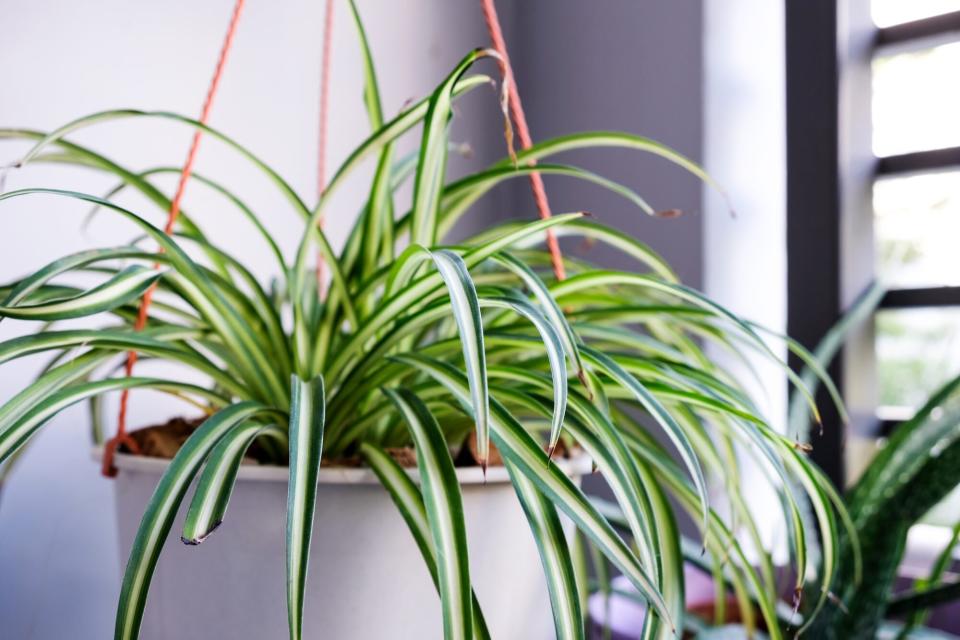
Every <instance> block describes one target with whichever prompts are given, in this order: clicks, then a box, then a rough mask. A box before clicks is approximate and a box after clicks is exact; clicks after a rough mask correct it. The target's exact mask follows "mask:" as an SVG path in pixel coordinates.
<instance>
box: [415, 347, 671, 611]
mask: <svg viewBox="0 0 960 640" xmlns="http://www.w3.org/2000/svg"><path fill="white" fill-rule="evenodd" d="M396 360H398V361H400V362H404V363H406V364H409V365H410V366H412V367H414V368H416V369H418V370H420V371H423V372H424V373H426V374H428V375H429V376H430V377H431V378H433V379H434V380H436V381H437V382H439V383H441V384H442V385H443V386H444V387H446V388H447V389H448V390H449V391H450V392H451V393H452V394H453V396H454V397H455V398H456V399H457V401H458V402H459V403H460V404H461V405H462V406H463V407H464V408H465V409H466V410H468V411H469V410H470V402H469V385H468V384H467V382H466V379H465V378H464V376H463V375H462V374H460V372H458V371H457V370H456V369H454V368H453V367H450V366H449V365H447V364H446V363H443V362H439V361H436V360H431V359H428V358H424V357H422V356H419V355H416V354H406V355H403V356H396ZM490 426H491V437H492V438H493V441H494V443H495V444H496V446H497V449H498V450H499V451H500V453H501V455H503V456H505V457H506V459H507V460H509V461H510V462H511V463H513V464H514V465H515V467H516V468H517V469H518V470H519V471H521V472H522V473H523V474H524V475H525V476H526V477H527V478H529V479H530V480H531V481H533V482H534V484H536V485H537V487H538V488H539V489H540V491H542V492H543V493H544V494H545V495H547V496H548V497H549V498H550V499H551V500H552V501H553V503H554V504H555V505H556V506H557V507H558V508H560V509H561V510H562V511H563V512H564V513H566V514H567V516H568V517H569V518H570V519H571V520H573V522H574V523H575V524H576V525H577V527H579V528H580V529H581V530H582V531H583V532H584V533H585V534H586V535H587V536H588V537H590V539H591V540H592V541H593V543H594V544H595V545H597V547H598V548H600V550H601V551H602V552H603V553H604V555H606V556H607V558H609V559H610V561H611V562H612V563H613V564H614V565H615V566H616V567H617V568H619V569H620V570H621V571H622V572H623V573H624V575H626V576H627V577H628V578H629V579H630V581H631V583H633V585H634V586H635V587H636V588H637V590H638V591H639V592H640V593H641V594H643V595H644V597H645V598H647V600H648V602H649V603H650V605H651V607H652V610H653V611H655V612H656V613H657V615H659V616H660V617H661V618H662V619H663V620H665V621H667V622H668V623H669V625H670V626H671V627H673V626H674V625H673V622H672V621H671V618H670V613H669V609H668V607H667V605H666V603H665V602H664V600H663V597H662V596H661V594H660V592H659V591H658V589H657V587H656V584H655V583H654V582H653V581H652V580H651V579H650V577H649V575H648V574H647V573H646V572H645V571H644V570H643V568H642V567H641V566H640V562H639V561H638V560H637V557H636V556H635V555H634V554H633V552H632V551H631V550H630V548H629V547H627V545H626V544H624V542H623V540H621V539H620V538H619V536H617V534H616V532H615V531H614V530H613V528H612V527H611V526H610V523H609V522H607V521H606V520H605V519H604V518H603V517H602V516H601V515H600V514H599V513H597V511H596V509H595V508H594V507H593V506H592V505H591V504H590V502H589V500H587V498H586V497H585V496H584V495H583V492H582V491H581V490H580V489H579V488H578V487H577V486H576V485H574V484H573V482H572V481H571V480H570V479H569V478H568V477H567V476H566V475H564V474H563V473H562V472H561V471H560V470H559V469H558V468H557V467H556V466H555V465H553V464H551V463H550V460H549V458H547V454H546V453H545V452H544V451H543V450H542V449H541V448H540V447H539V446H538V445H537V443H536V441H535V440H534V439H533V437H532V436H531V435H530V434H529V433H527V431H526V430H525V429H524V428H523V426H521V425H520V423H519V422H517V421H516V419H515V418H514V417H513V416H511V415H510V414H509V413H508V412H507V411H506V409H504V407H503V406H502V405H500V403H498V402H496V401H495V400H491V420H490Z"/></svg>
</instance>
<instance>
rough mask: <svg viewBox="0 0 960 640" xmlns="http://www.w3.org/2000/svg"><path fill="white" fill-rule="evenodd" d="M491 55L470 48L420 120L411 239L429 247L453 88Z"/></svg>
mask: <svg viewBox="0 0 960 640" xmlns="http://www.w3.org/2000/svg"><path fill="white" fill-rule="evenodd" d="M488 55H490V54H489V52H488V51H486V50H483V49H475V50H473V51H471V52H470V53H469V54H468V55H467V56H466V57H465V58H464V59H463V60H462V61H460V64H458V65H457V66H456V67H455V68H454V70H453V71H452V72H451V73H450V75H449V76H447V78H446V80H444V81H443V83H441V84H440V86H439V87H437V89H436V90H435V91H434V92H433V95H432V96H431V97H430V103H429V106H428V108H427V114H426V116H425V117H424V121H423V135H422V136H421V142H420V159H419V161H418V162H417V172H416V175H415V177H414V184H413V208H412V214H411V215H412V218H411V228H410V242H411V243H412V244H421V245H424V246H427V247H432V246H433V245H434V244H436V241H437V209H438V208H439V206H440V195H441V193H442V192H443V183H444V178H445V176H446V165H447V131H448V126H449V120H450V117H451V115H452V113H453V111H452V110H453V96H454V89H455V88H456V86H457V83H458V82H459V81H460V78H461V77H463V74H465V73H466V72H467V69H469V68H470V67H471V66H473V64H474V63H475V62H476V61H477V60H479V59H480V58H483V57H485V56H488Z"/></svg>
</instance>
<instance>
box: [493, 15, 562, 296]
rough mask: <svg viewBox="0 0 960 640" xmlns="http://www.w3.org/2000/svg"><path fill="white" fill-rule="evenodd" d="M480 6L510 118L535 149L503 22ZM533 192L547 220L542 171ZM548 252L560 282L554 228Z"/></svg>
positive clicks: (522, 140) (549, 231) (525, 146)
mask: <svg viewBox="0 0 960 640" xmlns="http://www.w3.org/2000/svg"><path fill="white" fill-rule="evenodd" d="M480 6H481V8H482V9H483V19H484V21H485V22H486V23H487V32H488V33H489V34H490V41H491V42H492V43H493V48H494V50H496V52H497V53H499V54H500V58H501V61H500V67H501V70H502V72H503V75H504V78H505V81H506V82H507V92H508V93H507V99H508V101H509V104H510V115H511V117H512V118H513V123H514V126H515V127H516V128H517V137H519V138H520V146H521V148H523V149H529V148H530V147H531V146H533V140H532V139H531V138H530V128H529V127H528V126H527V117H526V115H525V114H524V113H523V105H522V104H521V103H520V92H519V91H518V90H517V83H516V80H515V78H514V76H513V67H512V66H511V65H510V56H508V55H507V43H506V41H504V39H503V30H502V29H501V28H500V19H499V18H498V17H497V8H496V6H495V5H494V0H480ZM529 164H530V165H535V164H536V161H535V160H530V161H529ZM530 190H531V191H533V200H534V202H535V203H536V205H537V212H538V213H539V214H540V217H541V218H542V219H544V220H546V219H547V218H549V217H550V215H551V214H550V202H549V201H548V200H547V190H546V189H545V188H544V186H543V178H542V177H541V176H540V173H539V172H536V171H534V172H532V173H531V174H530ZM547 249H549V251H550V262H551V264H552V265H553V273H554V275H555V276H556V277H557V280H563V279H564V278H566V270H565V269H564V268H563V257H562V256H561V254H560V244H559V243H558V242H557V236H556V234H554V232H553V230H552V229H547Z"/></svg>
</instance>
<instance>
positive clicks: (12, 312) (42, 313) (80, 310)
mask: <svg viewBox="0 0 960 640" xmlns="http://www.w3.org/2000/svg"><path fill="white" fill-rule="evenodd" d="M163 275H164V272H163V271H159V270H157V269H150V268H148V267H140V266H132V267H127V268H126V269H124V270H123V271H121V272H120V273H118V274H117V275H116V276H114V277H112V278H110V279H109V280H108V281H106V282H104V283H103V284H100V285H98V286H96V287H94V288H92V289H89V290H88V291H84V292H83V293H80V294H78V295H76V296H72V297H69V298H62V299H54V300H50V301H47V302H43V303H40V304H30V305H20V306H0V317H3V318H17V319H20V320H66V319H68V318H82V317H84V316H91V315H95V314H97V313H101V312H103V311H109V310H111V309H115V308H117V307H119V306H120V305H122V304H125V303H127V302H129V301H131V300H135V299H137V298H139V297H140V296H142V295H143V294H144V292H145V291H146V290H147V289H149V288H150V286H151V285H153V283H154V282H156V281H157V280H158V279H160V278H161V277H162V276H163Z"/></svg>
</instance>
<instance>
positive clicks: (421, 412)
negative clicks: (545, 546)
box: [384, 389, 473, 640]
mask: <svg viewBox="0 0 960 640" xmlns="http://www.w3.org/2000/svg"><path fill="white" fill-rule="evenodd" d="M384 394H386V396H387V397H388V398H389V399H390V400H391V401H392V402H393V403H394V404H395V405H396V406H397V409H398V410H399V412H400V414H401V415H402V416H403V419H404V421H405V422H406V424H407V428H408V429H409V431H410V435H411V436H412V437H413V441H414V444H415V446H416V450H417V465H418V467H419V468H420V482H421V483H422V488H423V501H424V504H425V506H426V510H427V521H428V522H429V524H430V530H431V531H432V532H433V545H434V546H433V548H434V549H436V558H437V565H436V566H437V574H438V579H439V585H440V600H441V603H442V604H443V636H444V638H446V639H447V640H456V639H460V640H467V639H469V638H470V637H471V635H472V628H473V622H472V620H473V604H472V597H471V594H472V592H471V589H470V563H469V560H468V556H467V532H466V528H465V524H464V516H463V498H462V497H461V496H460V483H459V481H458V480H457V472H456V469H454V467H453V460H452V459H451V458H450V452H449V450H448V449H447V443H446V440H445V439H444V437H443V433H442V432H441V431H440V426H439V425H438V424H437V421H436V419H434V417H433V415H432V414H431V413H430V410H429V409H427V407H426V405H424V404H423V402H421V401H420V399H419V398H417V397H416V396H415V395H414V394H412V393H411V392H410V391H407V390H406V389H401V390H399V391H393V390H391V389H384Z"/></svg>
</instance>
